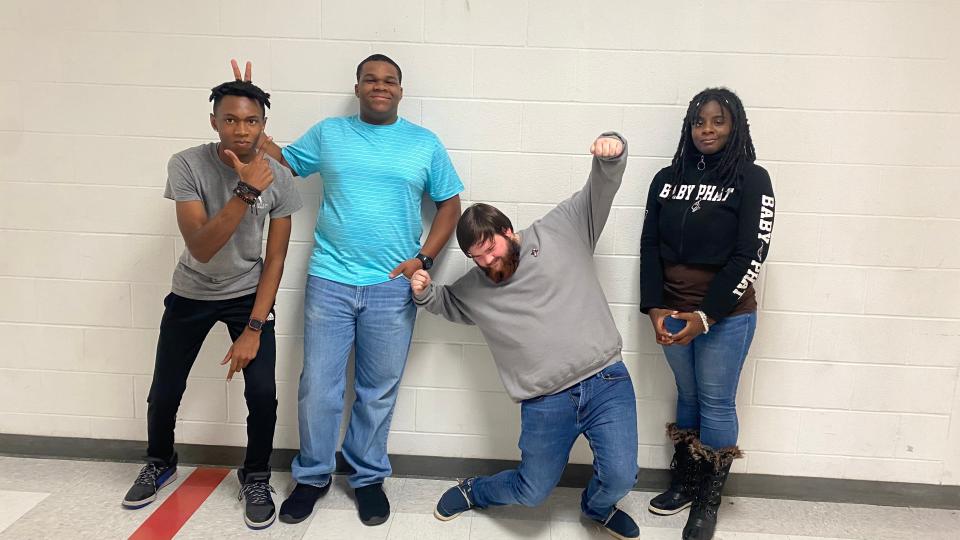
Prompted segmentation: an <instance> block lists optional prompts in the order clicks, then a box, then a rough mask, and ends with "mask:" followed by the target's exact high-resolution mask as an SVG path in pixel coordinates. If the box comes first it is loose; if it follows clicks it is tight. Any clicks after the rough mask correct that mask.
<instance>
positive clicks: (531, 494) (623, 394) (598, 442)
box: [473, 362, 637, 520]
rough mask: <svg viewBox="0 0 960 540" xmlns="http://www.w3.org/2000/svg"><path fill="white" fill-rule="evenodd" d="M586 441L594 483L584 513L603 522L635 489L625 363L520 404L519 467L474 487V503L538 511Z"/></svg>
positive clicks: (632, 405)
mask: <svg viewBox="0 0 960 540" xmlns="http://www.w3.org/2000/svg"><path fill="white" fill-rule="evenodd" d="M581 434H583V436H585V437H586V438H587V441H589V442H590V448H592V449H593V477H592V478H591V479H590V482H589V483H588V484H587V488H586V489H585V490H584V491H583V495H582V496H581V498H580V509H581V510H582V511H583V513H584V514H585V515H586V516H587V517H589V518H592V519H596V520H605V519H606V518H607V517H609V515H610V514H611V513H612V511H613V507H614V505H615V504H616V503H617V501H619V500H620V499H622V498H623V496H624V495H626V494H627V493H628V492H629V491H630V489H632V488H633V486H634V484H635V483H636V481H637V401H636V398H635V397H634V394H633V383H632V382H631V381H630V374H629V373H628V372H627V368H626V366H624V365H623V362H617V363H615V364H611V365H610V366H607V367H606V368H604V369H603V370H602V371H601V372H600V373H597V374H596V375H593V376H591V377H588V378H586V379H584V380H582V381H580V382H579V383H577V384H575V385H573V386H571V387H570V388H568V389H566V390H564V391H562V392H558V393H556V394H552V395H549V396H541V397H537V398H533V399H528V400H526V401H524V402H522V403H521V404H520V451H521V454H520V467H519V468H517V469H514V470H510V471H504V472H501V473H497V474H495V475H493V476H484V477H479V478H477V479H476V480H475V481H474V484H473V502H474V504H475V505H476V506H478V507H480V508H484V507H487V506H496V505H503V504H522V505H524V506H537V505H539V504H540V503H542V502H543V501H544V500H546V498H547V496H548V495H550V492H551V491H553V488H554V487H556V485H557V482H559V481H560V475H561V474H562V473H563V469H564V467H566V465H567V458H568V457H569V456H570V449H571V448H572V447H573V443H574V441H576V439H577V437H579V436H580V435H581Z"/></svg>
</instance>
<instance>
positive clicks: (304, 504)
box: [280, 478, 333, 523]
mask: <svg viewBox="0 0 960 540" xmlns="http://www.w3.org/2000/svg"><path fill="white" fill-rule="evenodd" d="M332 483H333V478H331V479H330V480H328V481H327V483H326V485H324V486H323V487H317V486H311V485H310V484H300V483H298V484H297V485H296V487H294V488H293V492H291V493H290V496H289V497H287V500H285V501H283V504H281V505H280V521H282V522H284V523H300V522H301V521H303V520H305V519H307V518H308V517H310V514H311V513H313V505H315V504H317V499H319V498H320V497H323V496H324V495H326V494H327V491H329V490H330V484H332Z"/></svg>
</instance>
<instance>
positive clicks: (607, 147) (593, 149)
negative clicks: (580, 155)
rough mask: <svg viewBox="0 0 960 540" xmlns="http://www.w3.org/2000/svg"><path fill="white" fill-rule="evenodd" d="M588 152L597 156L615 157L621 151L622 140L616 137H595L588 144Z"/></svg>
mask: <svg viewBox="0 0 960 540" xmlns="http://www.w3.org/2000/svg"><path fill="white" fill-rule="evenodd" d="M590 153H591V154H593V155H594V156H596V157H598V158H615V157H617V156H619V155H620V154H622V153H623V141H621V140H620V139H618V138H617V137H602V136H601V137H597V140H595V141H593V144H591V145H590Z"/></svg>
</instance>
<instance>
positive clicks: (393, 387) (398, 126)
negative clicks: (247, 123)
mask: <svg viewBox="0 0 960 540" xmlns="http://www.w3.org/2000/svg"><path fill="white" fill-rule="evenodd" d="M401 78H402V72H401V70H400V67H399V66H398V65H397V63H396V62H394V61H393V60H391V59H390V58H388V57H386V56H384V55H380V54H375V55H372V56H370V57H368V58H366V59H364V60H363V62H361V63H360V65H359V66H357V84H356V86H355V87H354V92H355V94H356V96H357V99H358V101H359V105H360V114H358V115H355V116H347V117H340V118H327V119H326V120H323V121H321V122H320V123H318V124H316V125H314V126H313V127H312V128H310V130H309V131H307V132H306V133H305V134H304V135H303V136H301V137H300V138H299V139H297V140H296V141H295V142H294V143H293V144H291V145H289V146H287V147H285V148H283V149H282V150H281V149H280V147H278V146H277V145H275V144H273V143H269V144H268V145H267V146H266V149H267V152H268V153H269V154H270V155H271V156H273V157H275V158H276V159H277V160H278V161H280V162H281V163H282V164H284V165H286V166H287V167H289V168H290V170H291V171H293V172H294V173H295V174H296V175H298V176H301V177H305V176H308V175H310V174H314V173H319V174H320V176H321V177H322V178H323V197H322V199H321V201H320V211H319V213H318V215H317V226H316V229H315V231H314V247H313V254H312V255H311V257H310V265H309V268H308V274H309V275H308V276H307V286H306V299H305V302H304V304H305V305H304V323H305V328H304V360H303V373H302V374H301V376H300V394H299V421H300V453H299V454H298V455H297V457H296V458H294V460H293V478H294V480H296V482H297V485H296V487H295V488H294V490H293V492H292V493H291V494H290V496H289V497H288V498H287V500H286V501H284V503H283V505H282V506H281V507H280V520H281V521H285V522H288V523H296V522H299V521H302V520H303V519H305V518H306V517H307V516H309V515H310V513H311V512H312V511H313V506H314V504H315V503H316V501H317V499H318V498H319V497H320V496H322V495H323V494H324V493H325V492H326V490H327V489H329V486H330V479H331V477H330V475H331V473H333V472H334V469H335V467H336V461H335V457H334V456H335V451H336V444H337V439H338V437H339V434H340V420H341V415H342V412H343V394H344V386H345V377H346V365H347V357H348V355H349V353H350V351H351V349H354V358H355V382H354V389H355V391H356V401H355V403H354V405H353V409H352V411H351V414H350V424H349V427H348V429H347V434H346V437H345V438H344V441H343V448H342V453H343V457H344V459H345V460H346V461H347V463H349V464H350V465H351V466H352V467H353V469H354V471H355V472H354V473H353V474H351V475H350V477H349V482H350V485H351V487H353V488H354V490H355V493H356V497H357V506H358V509H359V513H360V519H361V521H363V522H364V523H365V524H367V525H378V524H380V523H383V522H385V521H386V520H387V518H388V517H389V515H390V505H389V501H388V500H387V497H386V495H385V494H384V492H383V480H384V478H386V477H387V476H389V475H390V473H391V468H390V461H389V459H388V458H387V434H388V431H389V428H390V418H391V416H392V414H393V407H394V404H395V403H396V399H397V392H398V390H399V387H400V376H401V375H402V373H403V368H404V365H405V363H406V359H407V352H408V351H409V349H410V341H411V339H412V337H413V323H414V320H415V319H416V306H414V304H413V301H412V299H411V297H410V285H409V281H408V278H409V277H410V276H411V275H412V274H413V273H414V272H415V271H417V270H420V269H425V270H426V269H429V268H430V266H432V264H433V258H434V257H436V256H437V254H438V253H439V252H440V250H441V249H443V246H444V245H446V243H447V240H448V239H449V238H450V234H451V233H452V232H453V228H454V227H455V226H456V223H457V219H458V218H459V217H460V196H459V193H460V192H461V191H462V190H463V183H462V182H461V181H460V178H459V177H458V176H457V172H456V171H455V170H454V168H453V165H452V164H451V162H450V157H449V156H448V155H447V151H446V150H445V149H444V147H443V144H441V142H440V140H439V139H438V138H437V136H436V135H434V134H433V133H432V132H430V131H429V130H427V129H425V128H423V127H420V126H418V125H416V124H413V123H411V122H408V121H407V120H404V119H403V118H400V117H399V116H398V115H397V108H398V106H399V104H400V100H401V99H402V98H403V88H402V87H401V86H400V83H401ZM424 193H426V194H428V195H429V196H430V198H431V199H432V200H433V201H434V203H435V204H436V206H437V214H436V216H435V217H434V219H433V224H432V225H431V227H430V233H429V234H428V235H427V240H426V242H424V244H423V246H422V247H421V246H420V236H421V233H422V225H421V220H420V201H421V198H422V197H423V194H424Z"/></svg>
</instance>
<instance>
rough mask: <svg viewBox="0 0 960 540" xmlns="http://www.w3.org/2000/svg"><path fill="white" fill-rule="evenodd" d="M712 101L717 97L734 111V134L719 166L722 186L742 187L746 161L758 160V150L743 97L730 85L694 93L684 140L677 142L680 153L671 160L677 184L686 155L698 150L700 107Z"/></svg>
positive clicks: (728, 142) (732, 129)
mask: <svg viewBox="0 0 960 540" xmlns="http://www.w3.org/2000/svg"><path fill="white" fill-rule="evenodd" d="M711 101H716V102H717V104H719V105H720V107H722V108H723V109H724V112H725V113H729V114H730V116H731V124H732V127H731V129H730V137H729V138H728V139H727V144H726V146H724V147H723V149H722V150H720V154H721V156H720V162H719V163H718V164H717V168H716V175H717V177H718V178H719V184H720V186H721V187H729V186H731V185H732V186H735V187H739V186H740V177H741V175H742V174H743V167H744V165H745V164H748V163H753V162H754V161H756V160H757V151H756V150H755V149H754V147H753V139H752V138H751V137H750V124H748V123H747V113H746V111H744V109H743V103H742V102H741V101H740V98H738V97H737V95H736V94H734V93H733V92H732V91H731V90H728V89H726V88H707V89H706V90H704V91H702V92H700V93H699V94H697V95H695V96H693V99H691V100H690V104H689V105H688V106H687V115H686V116H685V117H684V118H683V128H682V129H681V131H680V143H679V144H678V145H677V153H676V154H674V155H673V161H672V162H671V166H672V167H673V174H674V179H675V180H676V182H674V184H675V185H678V184H680V183H681V182H682V179H683V175H684V173H685V172H686V171H685V169H686V165H687V164H686V159H685V158H686V157H687V156H689V155H692V154H693V153H695V152H697V148H696V147H695V146H694V144H693V137H692V135H691V131H692V129H693V124H694V123H695V122H696V121H697V116H698V115H699V114H700V109H702V108H703V106H704V105H706V104H707V103H709V102H711Z"/></svg>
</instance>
